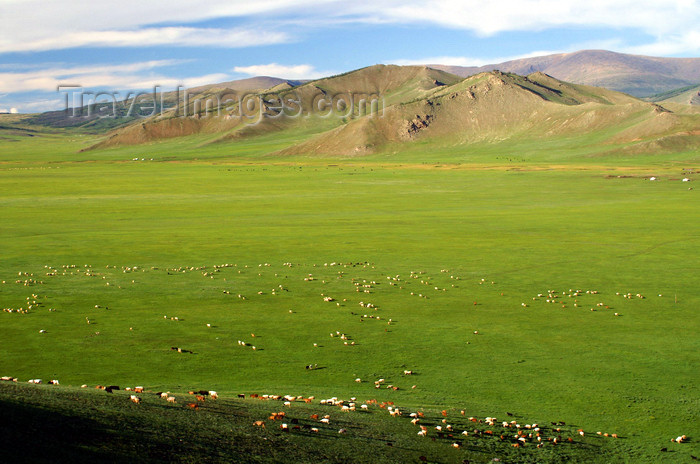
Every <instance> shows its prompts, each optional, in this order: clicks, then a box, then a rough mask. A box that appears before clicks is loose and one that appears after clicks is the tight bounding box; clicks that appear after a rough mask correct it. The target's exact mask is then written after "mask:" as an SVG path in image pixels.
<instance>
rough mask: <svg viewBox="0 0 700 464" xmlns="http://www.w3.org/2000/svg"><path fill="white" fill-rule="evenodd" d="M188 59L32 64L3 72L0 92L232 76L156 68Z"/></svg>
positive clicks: (141, 85) (191, 82) (187, 82)
mask: <svg viewBox="0 0 700 464" xmlns="http://www.w3.org/2000/svg"><path fill="white" fill-rule="evenodd" d="M183 62H186V60H153V61H143V62H136V63H124V64H114V65H95V66H74V67H48V68H45V69H41V68H38V67H37V68H33V69H31V70H29V71H24V72H0V92H12V93H17V92H31V91H56V88H57V87H58V86H59V85H67V84H70V85H77V86H81V87H84V88H100V89H106V88H107V89H116V90H120V89H146V88H151V87H153V86H155V85H160V86H161V87H175V86H177V85H184V86H185V87H195V86H198V85H203V84H212V83H216V82H222V81H225V80H228V79H230V76H229V75H228V74H224V73H215V74H207V75H204V76H195V77H187V78H178V77H177V76H169V75H167V74H163V73H159V72H155V70H156V69H158V68H164V67H168V66H173V65H177V64H181V63H183Z"/></svg>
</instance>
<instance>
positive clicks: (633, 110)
mask: <svg viewBox="0 0 700 464" xmlns="http://www.w3.org/2000/svg"><path fill="white" fill-rule="evenodd" d="M491 68H499V70H493V69H491ZM550 72H552V74H550ZM694 73H695V74H694ZM464 76H467V77H464ZM561 76H564V77H566V78H567V79H565V80H563V79H561V78H558V77H561ZM694 76H700V59H697V58H688V59H678V58H650V57H639V56H633V55H622V54H618V53H612V52H598V51H584V52H577V53H572V54H562V55H550V56H546V57H539V58H531V59H523V60H517V61H511V62H507V63H502V64H499V65H494V66H486V67H481V68H456V67H448V66H440V65H430V66H395V65H375V66H369V67H366V68H362V69H358V70H355V71H350V72H347V73H344V74H340V75H336V76H330V77H326V78H322V79H317V80H313V81H292V80H285V79H278V78H274V77H256V78H251V79H244V80H239V81H230V82H224V83H219V84H212V85H206V86H201V87H197V88H192V89H188V91H187V96H184V95H182V94H180V93H174V92H170V93H165V94H163V95H159V96H158V97H159V98H158V99H157V100H158V101H157V102H154V99H153V98H151V100H150V102H151V103H150V104H151V106H150V108H151V110H152V112H151V113H150V115H148V114H147V115H143V114H136V115H135V114H132V113H129V111H130V110H128V106H129V105H127V104H126V103H132V104H141V103H143V102H139V101H138V99H136V101H132V102H125V104H124V105H122V106H121V107H119V108H118V110H115V109H114V108H112V107H111V106H110V105H105V104H100V105H96V106H95V107H94V108H92V112H91V114H90V116H82V117H77V118H75V117H73V118H71V117H68V116H67V114H68V112H66V111H56V112H49V113H44V114H40V115H35V116H31V117H30V118H28V119H26V121H28V122H30V123H31V124H34V125H36V124H38V125H49V126H54V127H70V126H79V127H80V129H81V130H92V131H93V132H95V133H97V134H105V135H104V136H103V137H102V138H101V141H99V142H98V143H97V144H96V145H93V146H92V147H90V149H96V148H108V147H113V146H123V145H137V144H144V143H151V142H156V141H159V140H166V139H170V138H173V137H186V136H191V135H199V136H201V140H202V141H201V143H206V144H215V143H217V144H225V143H231V142H235V141H237V140H242V139H250V138H255V137H259V136H268V137H270V136H272V137H274V136H276V135H275V134H286V135H289V134H293V137H292V138H293V139H294V141H293V143H290V144H288V145H287V146H286V147H283V148H282V149H280V151H279V152H278V153H279V154H281V155H304V156H308V155H313V156H316V155H329V156H345V157H347V156H361V155H368V154H373V153H392V152H398V151H402V150H406V149H411V148H412V147H416V146H425V144H426V143H427V144H429V146H430V147H431V149H439V148H440V147H443V148H445V147H452V148H454V147H469V146H472V145H474V144H491V145H498V144H500V143H503V142H506V141H510V142H513V141H517V143H525V142H526V141H530V142H531V143H534V144H538V143H542V142H545V141H548V142H552V141H557V142H556V143H559V144H560V145H562V146H571V147H575V148H576V149H577V150H578V149H581V147H585V146H587V145H589V144H590V145H595V146H596V147H597V151H601V150H602V151H603V152H610V153H614V152H626V153H633V154H652V153H659V152H671V151H679V150H681V151H685V150H694V149H697V148H698V147H700V111H697V110H696V109H694V108H698V107H693V105H697V104H698V103H700V93H699V92H700V87H698V86H697V81H698V80H700V78H694ZM693 79H695V80H693ZM577 82H579V83H577ZM580 82H584V83H586V82H588V83H591V82H592V83H597V84H599V85H598V86H592V85H589V84H581V83H580ZM606 83H607V85H605V86H602V85H601V84H606ZM689 83H691V84H689ZM679 84H681V85H684V86H682V87H681V88H677V87H673V86H677V85H679ZM623 85H626V86H628V87H626V89H627V92H621V91H619V90H620V89H615V87H621V86H623ZM668 87H673V90H670V91H668V90H667V91H665V92H662V93H659V92H657V91H658V90H659V89H666V88H668ZM630 89H635V92H631V91H630ZM642 90H643V91H644V92H642ZM652 91H654V92H656V95H653V96H650V97H647V98H646V99H640V98H636V97H635V96H633V95H631V93H648V92H652ZM144 98H145V100H146V101H145V103H146V107H147V108H149V106H148V105H149V101H148V98H149V97H148V96H145V97H144ZM132 106H133V105H132ZM85 109H86V108H81V109H79V110H80V111H83V112H84V111H85ZM109 111H115V112H116V113H118V114H115V115H114V116H115V117H104V116H105V113H106V112H107V113H108V112H109Z"/></svg>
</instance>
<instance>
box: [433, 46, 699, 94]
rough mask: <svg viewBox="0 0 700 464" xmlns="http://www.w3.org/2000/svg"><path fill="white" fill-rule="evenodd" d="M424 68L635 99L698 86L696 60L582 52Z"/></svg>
mask: <svg viewBox="0 0 700 464" xmlns="http://www.w3.org/2000/svg"><path fill="white" fill-rule="evenodd" d="M427 65H428V66H430V67H432V68H435V69H441V70H443V71H447V72H449V73H452V74H456V75H458V76H461V77H468V76H472V75H474V74H478V73H480V72H486V71H493V70H499V71H503V72H511V73H515V74H520V75H528V74H532V73H534V72H543V73H546V74H549V75H550V76H552V77H555V78H557V79H559V80H562V81H566V82H572V83H574V84H584V85H591V86H595V87H605V88H606V89H611V90H617V91H619V92H624V93H627V94H630V95H633V96H635V97H647V96H651V95H654V94H659V93H662V92H668V91H672V90H675V89H678V88H681V87H688V86H693V85H700V58H662V57H652V56H642V55H628V54H624V53H616V52H611V51H606V50H582V51H577V52H573V53H560V54H555V55H547V56H538V57H533V58H522V59H518V60H512V61H506V62H503V63H497V64H490V65H486V66H470V67H464V66H449V65H442V64H439V63H438V64H427Z"/></svg>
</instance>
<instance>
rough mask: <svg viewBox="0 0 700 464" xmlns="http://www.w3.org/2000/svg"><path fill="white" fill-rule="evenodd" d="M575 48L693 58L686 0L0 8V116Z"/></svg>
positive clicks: (699, 44) (38, 3) (699, 31)
mask: <svg viewBox="0 0 700 464" xmlns="http://www.w3.org/2000/svg"><path fill="white" fill-rule="evenodd" d="M587 49H604V50H611V51H615V52H621V53H632V54H639V55H650V56H666V57H698V56H700V0H654V1H649V0H634V1H632V0H587V1H581V0H575V1H574V0H501V1H498V2H484V1H475V0H444V1H440V0H433V1H417V0H401V1H398V0H371V1H366V0H356V1H353V2H350V1H347V0H344V1H336V0H255V1H251V0H245V1H239V0H207V1H206V2H191V1H182V0H167V1H166V0H150V1H149V0H140V1H136V0H121V1H119V2H113V1H106V0H89V1H88V0H64V1H62V2H55V1H46V0H0V112H9V111H11V110H12V111H13V112H20V113H33V112H39V111H47V110H52V109H63V107H64V105H65V95H66V92H65V91H59V90H57V89H58V87H59V86H66V85H69V86H78V88H82V89H86V90H90V89H93V90H101V91H109V92H116V93H117V98H122V97H123V98H125V97H126V96H127V95H128V93H129V92H135V91H139V90H148V89H152V88H153V87H154V86H159V89H160V90H163V91H170V90H175V89H176V87H177V86H178V85H180V86H184V87H193V86H197V85H203V84H212V83H217V82H225V81H230V80H234V79H242V78H247V77H252V76H256V75H267V76H275V77H281V78H287V79H312V78H318V77H323V76H328V75H332V74H338V73H341V72H345V71H350V70H353V69H357V68H361V67H364V66H370V65H373V64H378V63H384V64H402V65H406V64H426V63H433V64H438V63H439V64H453V65H461V66H480V65H485V64H493V63H500V62H503V61H507V60H510V59H516V58H523V57H530V56H538V55H547V54H553V53H568V52H574V51H578V50H587Z"/></svg>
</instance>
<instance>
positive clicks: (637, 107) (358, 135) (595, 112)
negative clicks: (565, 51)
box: [284, 72, 682, 156]
mask: <svg viewBox="0 0 700 464" xmlns="http://www.w3.org/2000/svg"><path fill="white" fill-rule="evenodd" d="M681 126H682V124H681V123H680V122H679V120H678V118H677V117H676V115H673V114H671V113H670V112H668V111H667V110H665V109H663V108H662V107H659V106H658V105H654V104H650V103H645V102H642V101H640V100H637V99H635V98H633V97H630V96H627V95H624V94H620V93H618V92H614V91H609V90H604V89H598V88H593V87H586V86H579V85H573V84H567V83H564V82H561V81H558V80H556V79H554V78H552V77H550V76H547V75H544V74H542V73H535V74H533V75H530V76H528V77H522V76H518V75H514V74H504V73H500V72H490V73H482V74H478V75H476V76H473V77H470V78H467V79H465V80H463V81H460V82H459V83H456V84H454V85H452V86H444V87H441V88H436V89H434V90H433V91H432V92H431V94H430V95H428V96H426V98H424V99H420V100H416V101H413V102H408V103H403V104H397V105H393V106H391V107H390V108H388V109H387V111H386V112H385V113H384V116H383V117H374V118H370V117H366V118H362V119H358V120H356V121H352V122H350V123H348V124H345V125H343V126H341V127H338V128H336V129H334V130H332V131H330V132H328V133H325V134H321V135H319V136H317V137H315V138H313V139H311V140H308V141H306V142H304V143H302V144H299V145H296V146H293V147H290V148H288V149H286V150H284V153H285V154H294V155H302V154H306V155H312V154H325V155H336V156H356V155H362V154H368V153H375V152H380V151H383V150H386V149H389V148H390V147H391V148H392V149H395V148H396V145H402V144H410V143H411V142H416V141H428V142H430V143H431V146H435V147H439V146H468V145H470V144H474V143H501V142H504V141H506V140H512V139H520V140H526V139H534V140H543V139H552V138H562V139H566V138H574V137H579V136H582V135H585V134H595V133H599V132H600V133H604V132H610V135H609V136H608V137H607V140H608V141H609V142H610V143H616V144H619V143H625V142H633V141H638V140H642V139H644V138H650V137H651V138H653V137H655V136H661V135H665V134H668V133H673V131H674V128H676V127H679V128H680V127H681Z"/></svg>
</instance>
